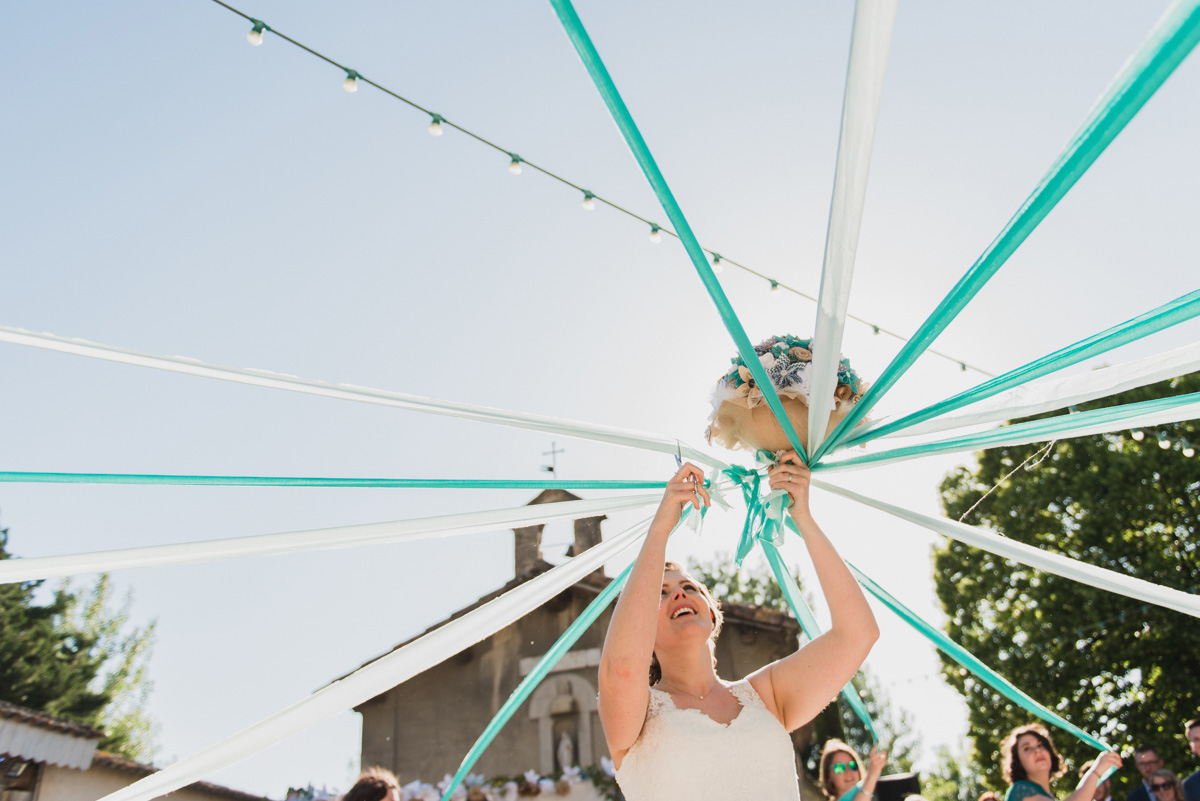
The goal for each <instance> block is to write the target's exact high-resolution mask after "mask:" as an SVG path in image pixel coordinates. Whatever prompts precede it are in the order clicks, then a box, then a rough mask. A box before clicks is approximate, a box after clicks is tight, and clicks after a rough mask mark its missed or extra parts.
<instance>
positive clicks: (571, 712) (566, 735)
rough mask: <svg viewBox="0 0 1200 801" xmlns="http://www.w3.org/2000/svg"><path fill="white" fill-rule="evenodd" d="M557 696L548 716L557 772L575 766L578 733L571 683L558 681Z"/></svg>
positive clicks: (575, 703) (576, 703)
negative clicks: (551, 725)
mask: <svg viewBox="0 0 1200 801" xmlns="http://www.w3.org/2000/svg"><path fill="white" fill-rule="evenodd" d="M556 690H557V691H558V695H557V696H556V697H555V699H554V700H553V701H552V702H551V703H550V716H551V719H552V720H553V721H554V725H553V728H552V730H551V731H552V736H553V738H554V739H553V740H552V741H551V742H554V743H556V746H555V750H554V757H555V761H556V762H557V763H558V769H559V770H566V769H567V768H570V767H574V766H575V737H576V735H577V734H578V732H579V704H578V702H577V701H576V700H575V695H574V692H573V690H572V688H571V683H570V682H568V681H566V680H559V682H558V686H557V687H556Z"/></svg>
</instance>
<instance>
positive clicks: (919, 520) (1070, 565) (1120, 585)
mask: <svg viewBox="0 0 1200 801" xmlns="http://www.w3.org/2000/svg"><path fill="white" fill-rule="evenodd" d="M812 483H813V486H816V487H820V488H821V489H823V490H825V491H826V492H832V493H834V494H835V495H841V496H842V497H843V498H849V499H850V500H853V501H858V502H859V503H861V504H865V505H866V506H870V507H873V508H875V509H879V510H880V511H883V512H887V513H888V514H890V515H894V516H895V517H898V518H900V519H901V520H908V521H909V522H911V523H916V524H917V525H918V526H922V527H924V528H927V529H929V530H930V531H934V532H936V533H938V534H941V535H942V536H944V537H949V538H950V539H952V540H958V541H959V542H962V543H966V544H967V545H973V546H975V547H976V548H981V549H983V550H985V551H988V552H989V553H994V554H996V555H997V556H1000V557H1003V558H1004V559H1011V560H1013V561H1014V562H1020V563H1021V564H1023V565H1027V566H1029V567H1033V568H1037V569H1038V570H1043V571H1045V572H1047V573H1053V574H1054V575H1056V576H1062V577H1063V578H1068V579H1071V580H1072V581H1078V582H1080V583H1081V584H1086V585H1088V586H1089V587H1098V588H1100V589H1103V590H1108V591H1109V592H1115V593H1117V594H1118V595H1125V596H1128V597H1130V598H1136V599H1137V600H1139V601H1143V602H1145V603H1151V604H1155V605H1157V606H1162V607H1165V608H1167V609H1174V610H1175V611H1177V612H1183V613H1184V614H1186V615H1191V616H1192V617H1200V597H1197V596H1195V595H1191V594H1189V593H1186V592H1182V591H1180V590H1174V589H1171V588H1170V587H1162V586H1159V585H1158V584H1154V583H1152V582H1149V581H1145V580H1143V579H1139V578H1133V577H1132V576H1125V575H1122V574H1120V573H1117V572H1114V571H1112V570H1106V569H1105V568H1102V567H1096V566H1095V565H1089V564H1087V563H1086V562H1080V561H1078V560H1076V559H1072V558H1070V557H1067V556H1061V555H1059V554H1056V553H1049V552H1047V551H1043V550H1041V549H1040V548H1035V547H1033V546H1032V545H1026V544H1024V543H1022V542H1017V541H1016V540H1011V539H1009V538H1008V537H1004V536H1001V535H999V534H993V533H991V532H989V531H986V530H984V529H982V528H977V527H975V526H968V525H966V524H964V523H958V522H955V521H953V520H948V519H946V518H944V517H930V516H928V515H923V514H921V513H920V512H914V511H912V510H910V509H905V508H903V507H900V506H895V505H893V504H890V503H887V502H885V501H880V500H877V499H875V498H869V497H867V496H866V495H860V494H858V493H857V492H852V491H850V490H848V489H844V488H842V487H838V486H834V485H833V484H827V483H825V482H824V481H818V480H817V479H813V481H812Z"/></svg>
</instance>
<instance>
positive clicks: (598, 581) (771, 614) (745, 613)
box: [330, 560, 800, 684]
mask: <svg viewBox="0 0 1200 801" xmlns="http://www.w3.org/2000/svg"><path fill="white" fill-rule="evenodd" d="M553 567H555V565H552V564H550V563H549V562H546V561H544V560H539V562H538V564H537V566H536V567H534V568H533V569H532V570H527V571H525V572H524V573H521V574H520V575H518V576H515V577H514V578H513V579H511V580H510V581H508V582H507V583H506V584H504V586H502V587H500V588H498V589H496V590H493V591H492V592H489V593H488V594H487V595H483V596H481V597H480V598H479V599H478V600H476V601H475V602H474V603H472V604H471V605H469V606H464V607H463V608H462V609H459V610H458V611H456V612H454V613H453V614H451V615H450V616H449V617H448V618H446V619H445V620H441V621H438V622H437V623H434V624H433V625H432V626H430V627H429V628H427V629H425V630H424V631H422V632H421V633H420V634H417V635H415V636H413V637H409V638H408V639H407V640H405V641H404V642H401V643H397V644H396V645H394V646H392V648H391V650H390V651H388V652H387V653H391V652H392V651H396V650H397V649H400V648H403V647H404V646H406V645H408V644H409V643H410V642H413V641H414V640H418V639H420V638H421V637H424V636H425V635H426V634H428V633H429V632H431V631H434V630H436V629H439V628H441V627H442V626H444V625H446V624H447V623H449V622H450V621H452V620H456V619H458V618H460V617H462V616H463V615H465V614H467V613H468V612H470V611H472V610H474V609H478V608H479V607H481V606H483V605H484V604H486V603H487V602H488V601H491V600H494V599H496V598H499V597H500V596H501V595H503V594H504V593H506V592H508V591H509V590H513V589H516V588H517V587H519V586H520V585H522V584H524V583H525V582H526V581H529V580H530V579H532V578H534V577H536V576H539V575H541V574H542V573H545V572H546V571H547V570H550V569H551V568H553ZM611 581H612V579H611V578H609V577H607V576H602V575H598V574H596V573H592V574H590V575H588V576H585V577H584V578H583V579H581V580H580V581H577V582H576V583H575V584H573V585H572V586H571V587H569V588H568V589H567V590H565V592H571V591H573V590H574V591H582V592H585V593H588V594H591V595H599V594H600V592H601V591H602V590H603V589H604V588H605V587H607V586H608V584H609V582H611ZM718 600H720V599H718ZM720 604H721V612H722V613H724V615H725V625H726V626H728V625H731V624H733V625H744V626H749V627H751V628H756V629H761V630H765V631H776V632H786V633H789V634H799V632H800V624H799V623H797V622H796V619H795V618H793V617H792V616H791V615H789V614H787V613H784V612H781V611H779V610H778V609H772V608H770V607H767V606H754V605H752V604H735V603H730V602H729V601H720ZM387 653H383V654H380V655H379V656H376V657H374V658H372V659H368V660H367V661H366V662H364V663H363V664H362V665H360V666H359V668H358V669H361V668H363V667H366V666H367V665H369V664H371V663H372V662H374V661H376V660H378V659H381V658H383V657H384V656H386V655H387ZM348 675H350V674H349V673H347V674H345V675H342V676H339V677H338V678H336V679H334V681H340V680H342V679H344V678H346V676H348ZM332 683H333V682H330V684H332Z"/></svg>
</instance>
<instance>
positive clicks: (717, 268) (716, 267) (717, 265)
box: [713, 253, 725, 275]
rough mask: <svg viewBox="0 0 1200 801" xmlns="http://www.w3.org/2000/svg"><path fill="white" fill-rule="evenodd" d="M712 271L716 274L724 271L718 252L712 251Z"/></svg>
mask: <svg viewBox="0 0 1200 801" xmlns="http://www.w3.org/2000/svg"><path fill="white" fill-rule="evenodd" d="M713 272H714V273H717V274H718V275H720V274H721V273H723V272H725V265H724V264H722V263H721V254H720V253H713Z"/></svg>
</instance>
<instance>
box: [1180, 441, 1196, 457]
mask: <svg viewBox="0 0 1200 801" xmlns="http://www.w3.org/2000/svg"><path fill="white" fill-rule="evenodd" d="M1179 447H1180V449H1181V450H1182V451H1183V455H1184V456H1186V457H1187V458H1189V459H1191V458H1192V457H1193V456H1195V455H1196V449H1195V448H1193V447H1192V443H1190V442H1188V441H1187V440H1186V439H1181V440H1179Z"/></svg>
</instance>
